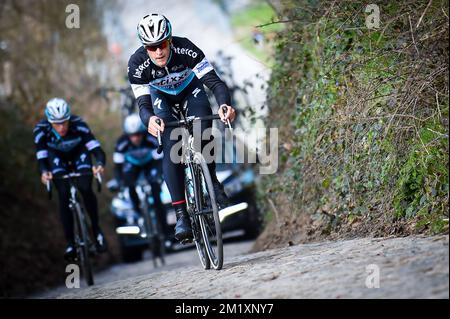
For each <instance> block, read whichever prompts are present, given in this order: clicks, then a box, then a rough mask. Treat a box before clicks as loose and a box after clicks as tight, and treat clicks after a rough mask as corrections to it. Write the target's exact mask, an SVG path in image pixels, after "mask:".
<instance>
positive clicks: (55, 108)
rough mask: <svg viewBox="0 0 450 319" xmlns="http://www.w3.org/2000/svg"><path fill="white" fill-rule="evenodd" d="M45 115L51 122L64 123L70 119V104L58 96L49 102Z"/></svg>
mask: <svg viewBox="0 0 450 319" xmlns="http://www.w3.org/2000/svg"><path fill="white" fill-rule="evenodd" d="M45 116H46V117H47V121H49V122H50V123H62V122H65V121H67V120H69V119H70V106H69V104H68V103H67V102H66V101H65V100H63V99H61V98H58V97H55V98H53V99H51V100H50V101H48V102H47V105H46V107H45Z"/></svg>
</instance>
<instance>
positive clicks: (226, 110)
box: [222, 106, 233, 130]
mask: <svg viewBox="0 0 450 319" xmlns="http://www.w3.org/2000/svg"><path fill="white" fill-rule="evenodd" d="M222 112H223V114H224V115H225V114H227V112H228V109H227V107H226V106H222ZM227 125H228V128H229V129H230V130H232V129H233V128H232V127H231V123H230V119H227Z"/></svg>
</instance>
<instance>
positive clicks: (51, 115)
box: [33, 98, 106, 260]
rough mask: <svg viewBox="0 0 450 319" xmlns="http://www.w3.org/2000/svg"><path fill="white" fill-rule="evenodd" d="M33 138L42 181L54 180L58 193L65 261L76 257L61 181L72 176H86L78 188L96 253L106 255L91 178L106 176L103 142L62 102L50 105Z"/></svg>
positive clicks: (66, 190)
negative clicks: (93, 161) (104, 172)
mask: <svg viewBox="0 0 450 319" xmlns="http://www.w3.org/2000/svg"><path fill="white" fill-rule="evenodd" d="M33 135H34V143H35V145H36V157H37V160H38V165H39V171H40V173H41V181H42V183H43V184H46V183H47V182H50V181H51V180H53V183H54V185H55V187H56V189H57V191H58V199H59V213H60V218H61V222H62V225H63V229H64V234H65V237H66V241H67V247H66V250H65V252H64V257H65V258H66V259H67V260H71V259H73V258H74V257H75V256H76V251H75V247H74V220H73V215H72V213H71V211H70V208H69V200H70V184H69V181H68V180H63V179H58V177H61V176H64V175H66V174H68V173H71V172H76V173H80V174H83V175H82V176H80V177H78V178H77V180H76V186H77V188H78V190H79V192H80V193H81V196H82V197H83V201H84V205H85V207H86V210H87V212H88V214H89V217H90V220H91V225H92V231H93V233H94V238H95V243H96V246H97V250H98V251H99V252H104V251H106V241H105V238H104V235H103V232H102V231H101V229H100V225H99V218H98V204H97V197H96V195H95V193H94V192H93V190H92V187H91V184H92V174H94V175H96V174H98V173H100V174H101V173H103V170H104V169H103V167H104V166H105V164H106V157H105V153H104V152H103V150H102V148H101V146H100V142H99V141H98V140H96V139H95V137H94V135H93V134H92V132H91V130H90V128H89V127H88V125H87V124H86V123H85V122H84V121H83V120H82V119H81V118H80V117H79V116H76V115H71V111H70V106H69V104H68V103H67V102H66V101H65V100H64V99H61V98H53V99H51V100H49V101H48V103H47V105H46V107H45V118H44V119H42V120H41V121H40V122H39V123H38V124H37V125H36V126H35V128H34V131H33ZM91 154H93V155H94V157H95V159H96V165H95V166H93V165H92V160H91Z"/></svg>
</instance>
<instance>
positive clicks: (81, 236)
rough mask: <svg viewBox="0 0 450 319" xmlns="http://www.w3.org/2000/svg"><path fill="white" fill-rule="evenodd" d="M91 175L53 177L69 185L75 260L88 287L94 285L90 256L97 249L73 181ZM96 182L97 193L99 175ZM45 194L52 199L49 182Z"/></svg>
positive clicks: (98, 189) (99, 187)
mask: <svg viewBox="0 0 450 319" xmlns="http://www.w3.org/2000/svg"><path fill="white" fill-rule="evenodd" d="M91 175H92V174H91V173H84V174H82V173H69V174H66V175H63V176H58V177H53V178H54V179H61V180H63V179H67V180H68V181H69V183H70V199H69V209H70V210H71V212H72V214H73V217H74V221H75V222H74V228H75V229H74V234H75V238H74V239H75V251H76V254H77V255H76V257H75V260H74V261H76V262H78V264H79V266H80V268H81V273H82V275H83V277H84V279H85V281H86V284H87V285H88V286H92V285H94V276H93V271H92V265H91V261H90V258H89V257H90V256H91V255H97V253H98V252H97V248H96V246H95V243H94V241H93V240H92V239H91V236H90V235H89V231H88V223H87V220H86V215H85V212H84V211H85V210H84V208H83V206H82V205H81V204H80V200H79V196H78V191H77V188H76V186H75V181H74V180H75V179H76V178H77V177H80V176H91ZM96 180H97V191H98V192H101V183H102V179H101V175H100V174H97V175H96ZM47 192H48V197H49V200H51V198H52V188H51V183H50V181H47Z"/></svg>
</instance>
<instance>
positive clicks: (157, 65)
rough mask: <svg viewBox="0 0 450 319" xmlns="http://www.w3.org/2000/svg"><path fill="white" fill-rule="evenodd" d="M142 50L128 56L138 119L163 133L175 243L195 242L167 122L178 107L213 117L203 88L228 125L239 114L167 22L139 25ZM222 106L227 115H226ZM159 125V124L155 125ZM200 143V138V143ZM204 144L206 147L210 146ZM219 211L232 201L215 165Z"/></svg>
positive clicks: (198, 54)
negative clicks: (229, 199)
mask: <svg viewBox="0 0 450 319" xmlns="http://www.w3.org/2000/svg"><path fill="white" fill-rule="evenodd" d="M137 32H138V37H139V39H140V41H141V43H142V47H140V48H139V49H137V50H136V52H135V53H134V54H133V55H132V56H131V57H130V60H129V62H128V79H129V81H130V84H131V88H132V89H133V92H134V95H135V97H136V100H137V103H138V105H139V115H140V117H141V119H142V122H143V123H144V125H145V126H146V127H147V129H148V132H149V133H150V134H152V135H154V136H156V135H157V131H158V130H159V131H161V132H162V142H163V151H164V159H163V174H164V178H165V180H166V183H167V186H168V189H169V192H170V195H171V198H172V205H173V206H174V208H175V212H176V216H177V224H176V226H175V238H176V239H178V240H180V241H181V240H183V239H185V238H188V237H191V238H192V230H191V226H190V220H189V216H188V214H187V212H186V203H185V197H184V169H183V165H182V164H181V163H174V162H173V161H172V160H171V158H170V150H171V148H172V146H174V145H175V144H176V143H177V142H178V140H171V139H170V133H171V132H172V130H173V128H165V127H164V122H170V121H174V120H176V119H177V118H176V117H175V115H174V111H173V108H174V106H175V104H179V105H183V106H184V111H185V112H186V115H188V116H191V115H195V116H206V115H211V114H212V110H211V106H210V104H209V101H208V98H207V96H206V92H205V90H204V87H203V85H206V86H207V87H208V88H209V89H211V91H212V92H213V94H214V96H215V98H216V100H217V103H218V104H219V106H220V107H219V115H220V117H221V119H222V121H223V122H224V123H225V122H226V121H227V120H230V121H233V120H234V118H235V110H234V109H233V108H232V107H231V106H230V104H231V102H230V93H229V91H228V88H227V86H226V84H225V83H224V82H223V81H222V80H221V79H220V78H219V77H218V75H217V74H216V72H215V71H214V68H213V67H212V65H211V64H210V62H209V61H208V60H207V58H206V57H205V55H204V53H203V52H202V51H201V50H200V49H199V48H198V47H197V46H195V45H194V44H193V43H192V42H191V41H190V40H188V39H187V38H182V37H176V36H172V26H171V24H170V22H169V20H168V19H167V18H166V17H165V16H163V15H160V14H150V15H147V16H145V17H144V18H142V19H141V21H140V22H139V24H138V26H137ZM222 107H225V108H226V110H227V112H226V114H224V112H223V111H222ZM158 119H159V120H160V121H161V124H160V125H158V124H157V120H158ZM200 125H201V132H203V131H204V130H205V129H207V128H210V127H212V121H204V122H203V121H202V123H201V124H200ZM199 139H200V138H199ZM212 139H213V138H212V136H211V137H210V139H209V140H207V141H203V140H202V147H203V146H204V145H206V144H207V143H208V142H210V141H212ZM208 168H209V170H210V173H211V177H212V179H213V184H214V189H215V192H216V197H217V201H218V204H219V207H220V208H223V207H225V206H227V204H228V199H227V196H226V194H225V192H224V189H223V186H222V185H221V183H219V181H218V180H217V177H216V173H215V163H214V161H213V162H211V163H209V164H208Z"/></svg>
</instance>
